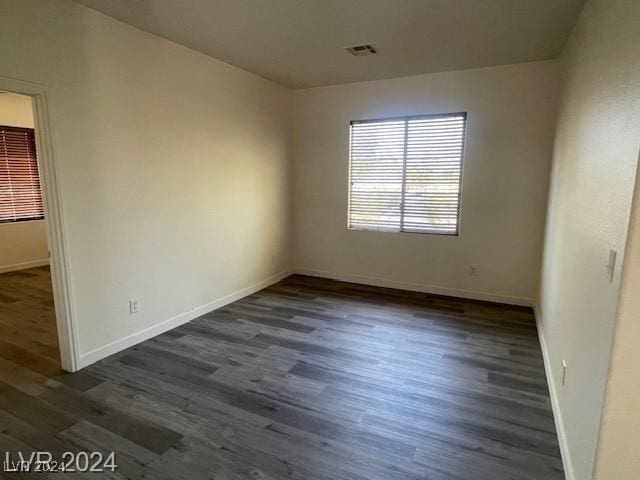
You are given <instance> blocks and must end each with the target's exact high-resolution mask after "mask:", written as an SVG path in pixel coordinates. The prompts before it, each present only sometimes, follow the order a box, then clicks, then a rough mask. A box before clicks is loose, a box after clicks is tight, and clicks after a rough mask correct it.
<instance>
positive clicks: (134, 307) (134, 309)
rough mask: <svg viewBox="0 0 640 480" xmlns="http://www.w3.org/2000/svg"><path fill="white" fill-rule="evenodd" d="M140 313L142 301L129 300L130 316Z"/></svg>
mask: <svg viewBox="0 0 640 480" xmlns="http://www.w3.org/2000/svg"><path fill="white" fill-rule="evenodd" d="M139 311H140V300H138V299H137V298H132V299H131V300H129V314H132V313H138V312H139Z"/></svg>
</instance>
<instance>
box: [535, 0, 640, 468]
mask: <svg viewBox="0 0 640 480" xmlns="http://www.w3.org/2000/svg"><path fill="white" fill-rule="evenodd" d="M639 25H640V4H638V2H637V1H636V0H591V1H590V2H588V3H587V5H586V7H585V10H584V11H583V13H582V15H581V17H580V19H579V21H578V24H577V26H576V28H575V29H574V32H573V34H572V36H571V39H570V41H569V44H568V45H567V47H566V48H565V51H564V53H563V56H562V63H563V65H564V66H565V72H564V77H565V78H564V94H563V96H562V100H561V104H560V113H559V120H558V130H557V138H556V143H555V152H554V159H553V169H552V172H553V173H552V183H551V189H550V197H549V198H550V200H549V213H548V220H547V230H546V242H545V253H544V263H543V274H542V286H541V298H540V311H539V320H540V322H541V327H542V328H541V331H540V333H541V335H542V336H543V339H544V342H545V343H546V346H547V351H548V352H547V353H548V360H549V366H550V370H551V372H550V373H551V376H550V381H551V382H552V383H553V385H554V388H555V390H556V393H557V407H558V411H557V413H559V416H558V418H559V420H560V422H561V428H560V434H561V442H564V444H565V447H566V451H565V453H566V454H567V455H565V458H568V459H569V461H570V463H571V464H572V468H570V470H571V469H573V470H574V473H575V475H574V476H569V477H568V478H576V479H580V480H586V479H589V478H591V474H592V468H593V461H594V455H595V451H596V439H597V436H598V428H599V423H600V413H601V408H602V401H603V395H604V390H605V383H606V376H607V368H608V365H609V355H610V350H611V341H612V337H613V332H614V323H615V322H614V318H615V311H616V303H617V299H618V292H619V286H620V269H619V268H618V270H617V272H616V274H615V276H614V279H613V282H612V283H610V282H609V278H608V274H607V271H606V268H605V265H606V264H607V262H608V255H609V249H610V248H612V247H613V248H616V249H617V251H618V265H620V263H621V261H622V258H623V254H624V248H625V240H626V235H627V225H628V220H629V211H630V205H631V197H632V191H633V187H634V179H635V174H636V165H637V161H638V148H639V142H640V66H639V65H640V64H639V63H638V58H640V28H638V26H639ZM635 294H636V296H637V291H636V292H635ZM635 320H636V321H637V317H636V319H635ZM627 322H628V320H627ZM637 339H638V337H637V336H636V337H635V340H634V341H635V346H636V348H638V342H637ZM621 348H622V351H621V352H620V353H621V355H623V356H624V353H623V352H624V350H625V347H621ZM563 359H564V360H566V362H567V366H568V368H567V373H566V384H565V386H564V387H562V385H561V376H562V366H561V365H562V360H563ZM636 366H637V365H636ZM623 368H625V367H623ZM634 382H635V383H637V382H638V377H637V373H636V374H635V379H634ZM614 408H615V407H614ZM636 415H637V413H636ZM618 420H619V419H618ZM614 437H615V434H614V436H613V437H611V438H614ZM617 438H620V437H617ZM627 440H628V441H631V442H633V444H634V447H632V446H631V445H629V446H628V448H635V449H636V450H635V451H636V453H637V451H638V450H637V442H638V439H637V438H635V439H633V440H632V439H631V438H629V439H627ZM620 448H621V452H626V453H628V450H625V449H626V448H627V447H624V446H623V445H620ZM603 468H604V467H603ZM603 471H604V470H603ZM611 471H613V470H611ZM570 474H571V472H570ZM601 478H607V479H616V480H623V479H632V478H634V479H635V478H640V477H639V476H638V475H633V476H616V475H611V476H604V477H601Z"/></svg>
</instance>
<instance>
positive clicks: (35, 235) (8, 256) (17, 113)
mask: <svg viewBox="0 0 640 480" xmlns="http://www.w3.org/2000/svg"><path fill="white" fill-rule="evenodd" d="M0 125H10V126H13V127H25V128H33V111H32V109H31V98H30V97H26V96H23V95H13V94H10V93H0ZM48 257H49V253H48V249H47V235H46V232H45V224H44V221H42V220H38V221H33V222H18V223H0V273H1V272H7V271H11V270H17V269H20V268H28V267H32V266H34V265H42V264H46V263H47V262H48Z"/></svg>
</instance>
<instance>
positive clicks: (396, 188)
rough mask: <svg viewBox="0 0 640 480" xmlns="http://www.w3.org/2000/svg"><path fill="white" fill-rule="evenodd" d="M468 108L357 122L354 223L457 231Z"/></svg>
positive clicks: (353, 159)
mask: <svg viewBox="0 0 640 480" xmlns="http://www.w3.org/2000/svg"><path fill="white" fill-rule="evenodd" d="M465 126H466V114H465V113H456V114H446V115H430V116H420V117H406V118H395V119H388V120H364V121H353V122H351V147H350V174H349V176H350V189H349V228H354V229H364V230H386V231H396V232H415V233H440V234H446V235H457V233H458V218H459V207H460V184H461V172H462V156H463V147H464V135H465Z"/></svg>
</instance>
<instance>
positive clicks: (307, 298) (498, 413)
mask: <svg viewBox="0 0 640 480" xmlns="http://www.w3.org/2000/svg"><path fill="white" fill-rule="evenodd" d="M2 293H3V292H2V291H0V294H2ZM16 360H17V359H16V357H15V356H14V357H11V355H8V356H7V354H6V351H5V350H4V349H1V350H0V372H2V373H0V449H2V450H11V451H13V452H15V451H17V450H20V449H22V450H27V451H28V450H29V449H31V450H33V449H39V450H49V451H52V452H61V451H64V450H71V451H79V450H84V451H102V452H110V451H115V452H116V461H117V464H118V470H117V472H116V473H115V474H108V475H107V474H88V475H87V478H127V479H167V480H168V479H172V480H173V479H185V480H187V479H188V480H193V479H220V480H222V479H225V480H226V479H247V478H251V479H260V480H268V479H273V480H275V479H300V480H313V479H318V480H329V479H345V480H346V479H349V480H373V479H379V480H404V479H429V480H431V479H433V480H438V479H464V480H470V479H473V480H483V479H487V480H501V479H522V480H526V479H540V480H554V479H562V478H564V476H563V473H562V462H561V460H560V456H559V451H558V443H557V438H556V432H555V428H554V422H553V416H552V413H551V408H550V403H549V398H548V393H547V384H546V380H545V376H544V367H543V363H542V358H541V354H540V349H539V345H538V340H537V336H536V328H535V323H534V320H533V315H532V312H531V311H530V310H529V309H524V308H519V307H507V306H500V305H495V304H490V303H483V302H473V301H465V300H458V299H452V298H446V297H437V296H430V295H424V294H417V293H408V292H400V291H396V290H389V289H382V288H374V287H365V286H359V285H354V284H348V283H340V282H334V281H328V280H321V279H314V278H310V277H302V276H292V277H289V278H288V279H286V280H284V281H282V282H280V283H279V284H277V285H274V286H272V287H269V288H267V289H264V290H262V291H260V292H258V293H256V294H254V295H251V296H249V297H246V298H244V299H242V300H240V301H238V302H235V303H233V304H230V305H228V306H226V307H223V308H221V309H219V310H217V311H215V312H212V313H210V314H208V315H205V316H203V317H200V318H198V319H196V320H194V321H192V322H190V323H188V324H185V325H183V326H181V327H179V328H176V329H174V330H172V331H170V332H167V333H165V334H163V335H160V336H158V337H156V338H154V339H152V340H149V341H146V342H144V343H142V344H140V345H137V346H135V347H132V348H130V349H128V350H125V351H123V352H120V353H119V354H117V355H114V356H112V357H110V358H108V359H105V360H103V361H101V362H98V363H97V364H94V365H92V366H90V367H88V368H86V369H85V370H83V371H81V372H79V373H76V374H73V375H60V376H56V377H54V378H47V377H48V375H47V372H46V371H42V370H40V369H38V368H32V365H20V364H18V363H15V361H16ZM7 366H9V368H12V369H14V373H13V374H11V375H9V374H6V371H5V369H6V368H7ZM15 371H19V372H20V373H21V376H20V377H18V376H17V375H16V374H15ZM8 478H11V477H8ZM53 478H56V477H55V476H54V477H53ZM79 478H82V477H79Z"/></svg>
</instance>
